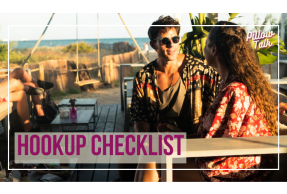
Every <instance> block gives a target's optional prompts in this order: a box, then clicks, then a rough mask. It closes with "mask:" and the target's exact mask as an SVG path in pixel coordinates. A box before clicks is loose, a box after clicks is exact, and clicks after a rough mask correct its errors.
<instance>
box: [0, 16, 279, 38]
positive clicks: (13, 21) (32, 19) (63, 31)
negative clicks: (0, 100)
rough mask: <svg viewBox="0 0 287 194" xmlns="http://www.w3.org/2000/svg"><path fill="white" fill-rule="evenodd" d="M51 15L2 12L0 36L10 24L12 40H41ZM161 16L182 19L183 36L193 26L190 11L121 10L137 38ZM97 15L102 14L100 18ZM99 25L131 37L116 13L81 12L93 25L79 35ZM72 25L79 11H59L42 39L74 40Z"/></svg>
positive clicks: (89, 34) (103, 32)
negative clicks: (142, 11) (133, 11)
mask: <svg viewBox="0 0 287 194" xmlns="http://www.w3.org/2000/svg"><path fill="white" fill-rule="evenodd" d="M51 15H52V13H0V39H2V40H7V39H8V25H10V27H9V40H21V39H28V40H38V39H39V37H40V36H41V34H42V32H43V30H44V28H45V25H46V24H47V23H48V21H49V19H50V17H51ZM161 15H164V16H166V15H170V16H172V17H174V16H176V17H178V18H179V20H180V23H181V25H182V27H181V33H180V35H181V36H182V35H183V34H184V33H186V32H189V31H191V29H192V28H191V26H190V18H189V14H188V13H164V12H163V13H121V16H122V18H123V20H124V22H125V24H126V25H129V26H128V28H129V30H130V32H131V34H132V35H133V37H135V38H147V37H148V36H147V30H148V27H149V25H150V24H151V23H152V22H153V21H155V20H156V19H158V17H159V16H161ZM193 15H194V16H197V15H198V14H197V13H193ZM266 15H267V13H257V16H258V17H259V18H260V21H259V23H260V24H261V23H262V22H263V21H264V18H265V16H266ZM272 15H273V16H274V17H275V18H276V19H277V21H279V18H280V17H281V14H280V13H273V14H272ZM97 16H98V17H99V18H98V19H97ZM238 16H241V17H239V18H235V19H234V20H233V22H235V23H240V24H242V25H254V13H242V14H239V15H238ZM218 18H219V20H228V18H229V16H228V14H227V13H219V15H218ZM98 21H99V23H98ZM98 24H99V25H105V26H100V27H99V37H100V38H129V37H130V36H129V34H128V32H127V30H126V28H125V27H124V26H123V23H122V21H121V19H120V17H119V15H118V14H117V13H99V14H97V13H78V25H90V26H78V38H79V39H97V38H98V33H97V26H96V25H98ZM12 25H21V26H12ZM31 25H34V26H31ZM35 25H38V26H35ZM41 25H42V26H41ZM69 25H70V26H69ZM71 25H76V13H56V14H55V15H54V18H53V19H52V21H51V23H50V26H49V27H48V29H47V31H46V33H45V35H44V37H43V39H42V40H53V39H75V38H76V26H71ZM91 25H94V26H91ZM135 25H136V26H135ZM140 25H144V26H140ZM184 25H185V26H184ZM248 29H249V30H251V29H253V28H252V27H248Z"/></svg>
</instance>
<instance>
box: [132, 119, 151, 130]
mask: <svg viewBox="0 0 287 194" xmlns="http://www.w3.org/2000/svg"><path fill="white" fill-rule="evenodd" d="M134 131H135V132H150V124H149V123H148V122H145V121H138V122H136V123H135V124H134Z"/></svg>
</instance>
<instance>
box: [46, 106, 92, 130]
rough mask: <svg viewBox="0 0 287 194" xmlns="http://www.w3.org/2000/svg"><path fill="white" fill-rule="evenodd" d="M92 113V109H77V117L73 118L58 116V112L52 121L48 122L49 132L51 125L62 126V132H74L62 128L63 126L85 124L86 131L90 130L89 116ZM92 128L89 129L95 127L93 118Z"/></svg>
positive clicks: (90, 116)
mask: <svg viewBox="0 0 287 194" xmlns="http://www.w3.org/2000/svg"><path fill="white" fill-rule="evenodd" d="M93 115H94V110H77V117H75V118H71V117H69V118H60V114H58V115H57V117H56V118H55V119H54V120H53V121H52V123H51V124H50V128H51V132H52V126H62V131H63V132H74V131H69V130H63V127H64V126H75V125H76V126H86V127H87V132H89V131H90V129H89V123H90V120H91V118H92V117H93ZM93 126H94V127H93V129H92V130H91V131H94V129H95V119H94V122H93Z"/></svg>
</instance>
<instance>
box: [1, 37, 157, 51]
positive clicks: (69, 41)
mask: <svg viewBox="0 0 287 194" xmlns="http://www.w3.org/2000/svg"><path fill="white" fill-rule="evenodd" d="M135 40H136V42H137V44H138V45H139V47H141V49H143V48H144V43H149V38H135ZM78 41H79V42H86V43H96V44H97V43H98V39H79V40H78ZM13 42H14V41H13ZM15 42H17V45H16V46H15V47H13V48H20V49H21V48H33V47H34V46H35V44H36V42H37V40H27V41H15ZM116 42H128V43H129V44H130V45H132V46H135V44H134V42H133V40H132V39H131V38H101V39H100V44H110V45H113V44H114V43H116ZM0 43H7V42H2V41H0ZM72 43H76V39H65V40H41V42H40V44H39V45H38V47H41V46H46V47H54V46H65V45H70V44H72ZM96 46H97V45H96ZM149 50H152V48H151V47H150V48H149Z"/></svg>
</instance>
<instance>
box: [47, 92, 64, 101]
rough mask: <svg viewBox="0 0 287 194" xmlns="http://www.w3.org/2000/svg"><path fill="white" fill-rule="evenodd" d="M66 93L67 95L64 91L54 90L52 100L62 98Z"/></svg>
mask: <svg viewBox="0 0 287 194" xmlns="http://www.w3.org/2000/svg"><path fill="white" fill-rule="evenodd" d="M66 95H68V93H67V92H65V91H55V92H53V93H52V95H51V96H52V98H53V99H54V100H59V99H63V97H64V96H66Z"/></svg>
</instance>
